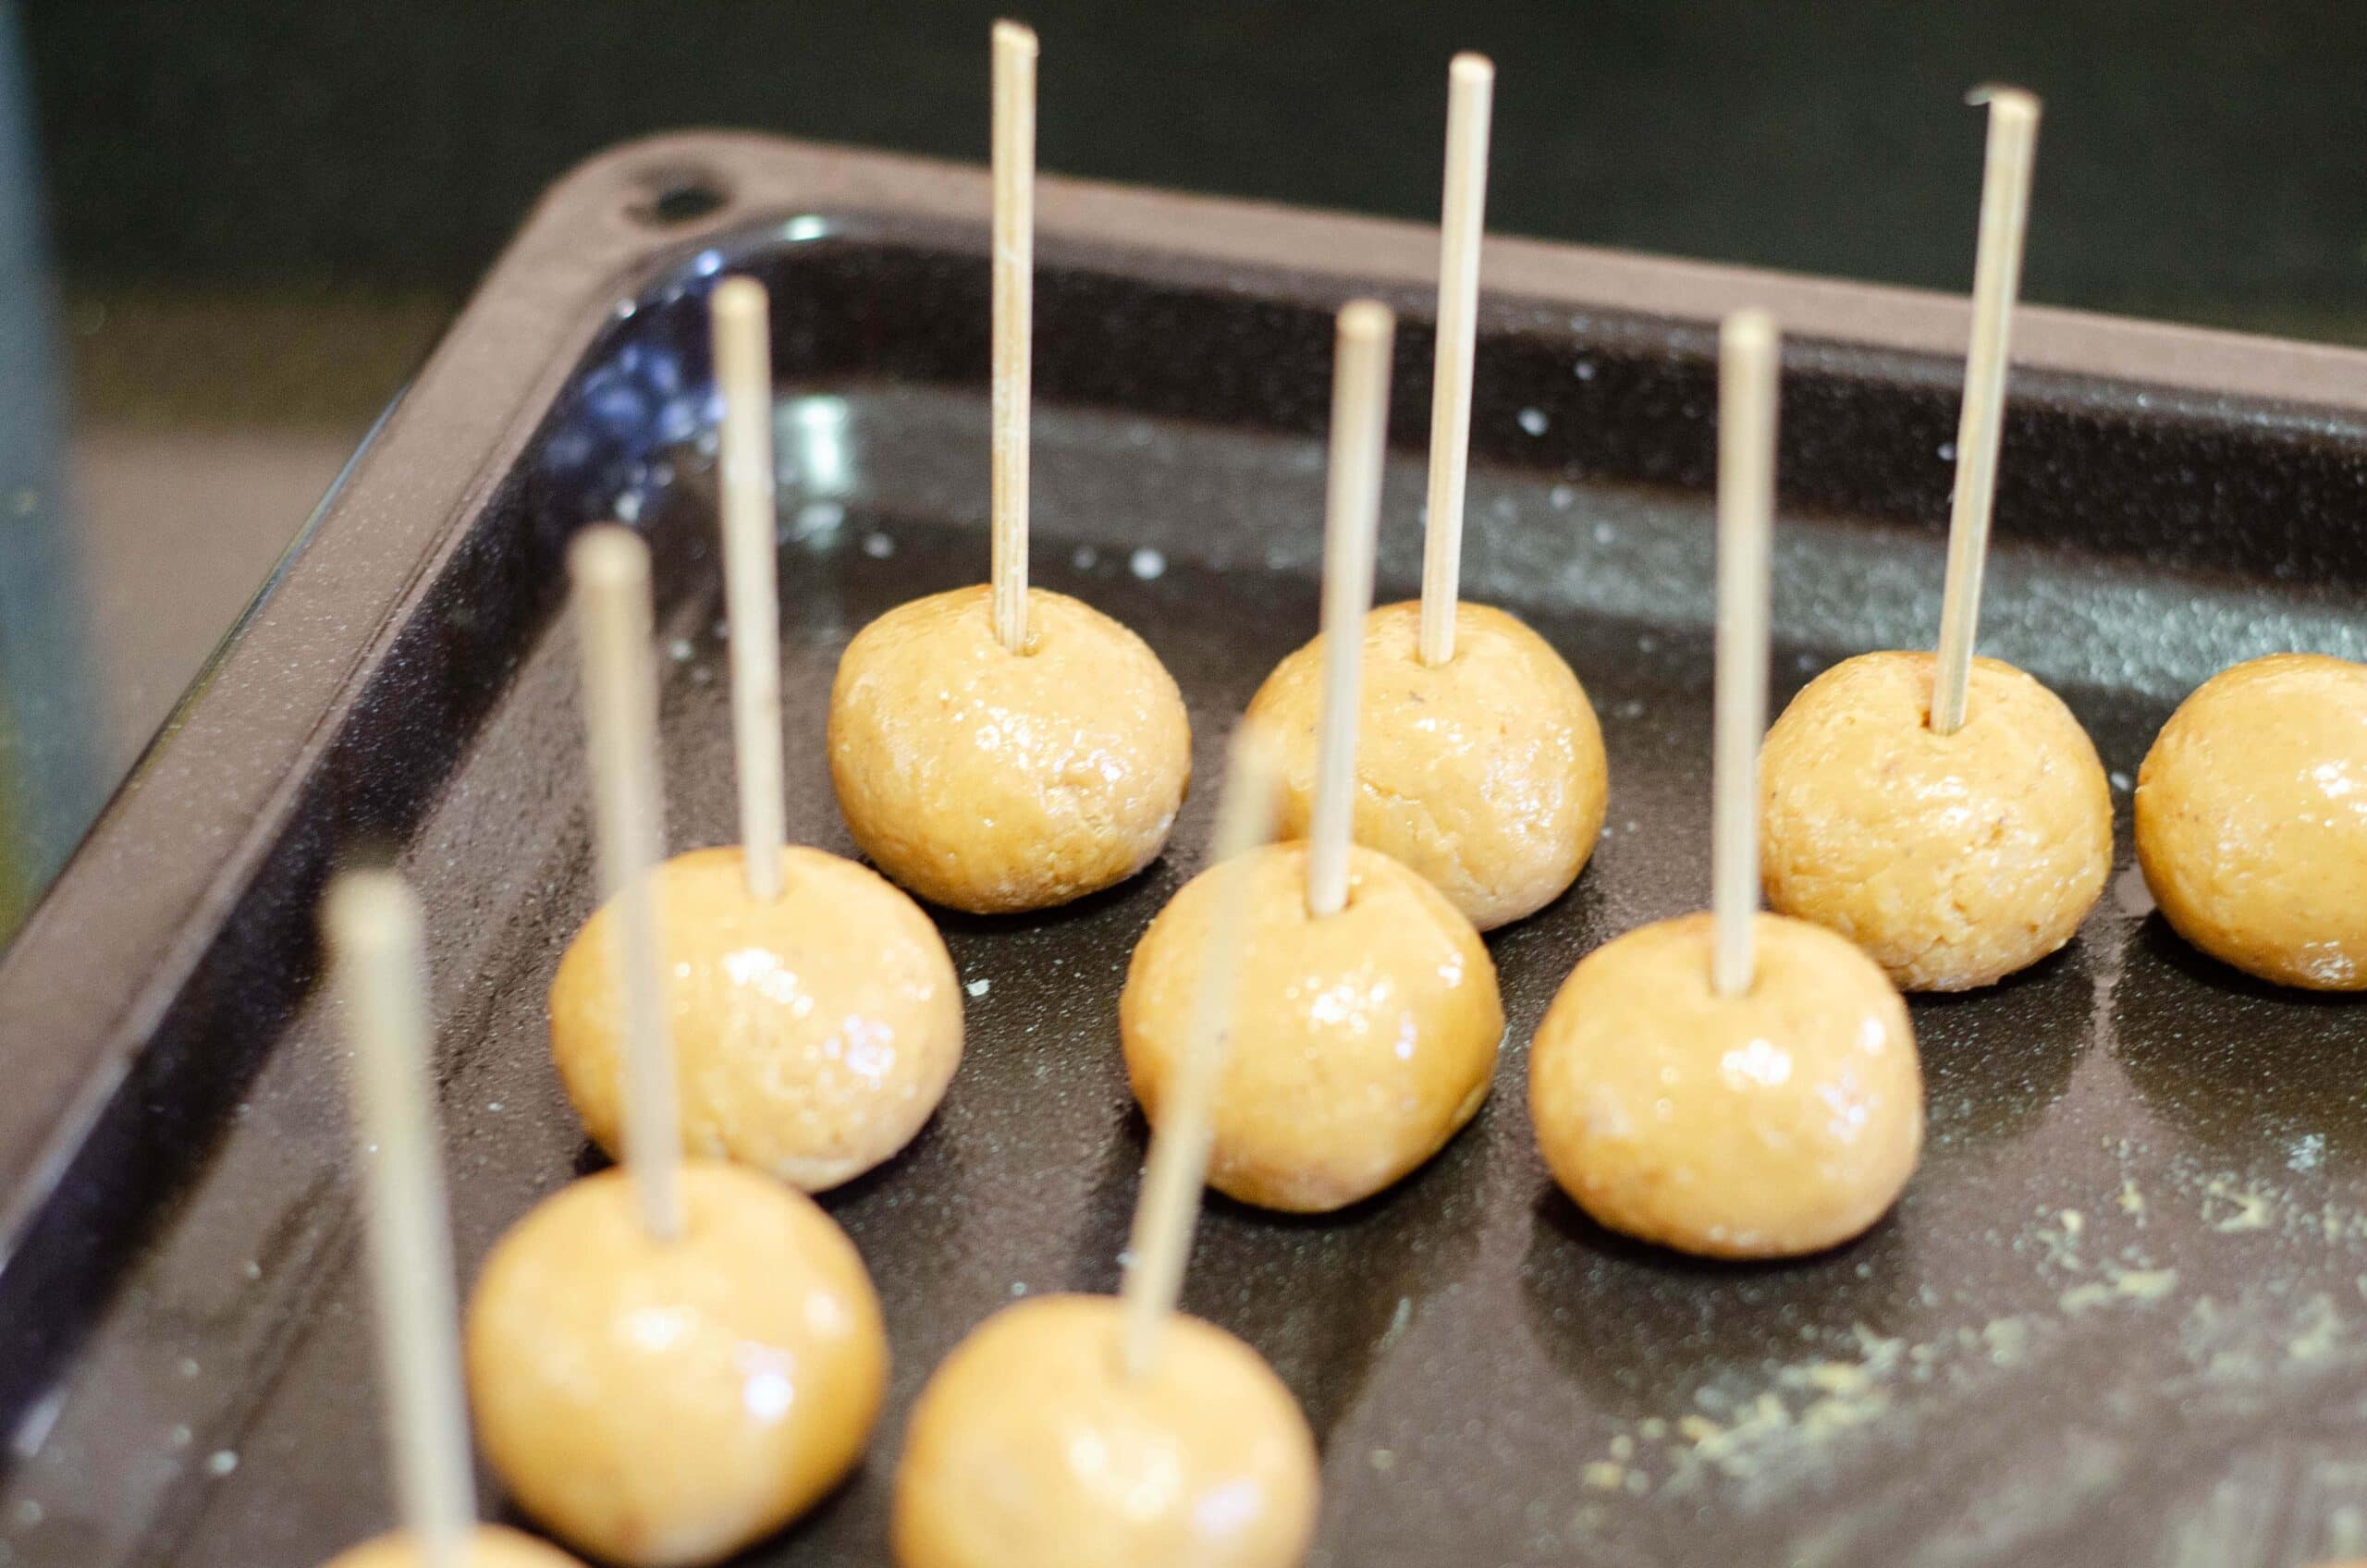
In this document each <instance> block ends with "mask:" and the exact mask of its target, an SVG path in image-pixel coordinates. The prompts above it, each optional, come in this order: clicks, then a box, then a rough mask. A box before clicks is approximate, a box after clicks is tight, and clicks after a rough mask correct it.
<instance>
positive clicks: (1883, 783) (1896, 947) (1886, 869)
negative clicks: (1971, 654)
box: [1760, 653, 2112, 991]
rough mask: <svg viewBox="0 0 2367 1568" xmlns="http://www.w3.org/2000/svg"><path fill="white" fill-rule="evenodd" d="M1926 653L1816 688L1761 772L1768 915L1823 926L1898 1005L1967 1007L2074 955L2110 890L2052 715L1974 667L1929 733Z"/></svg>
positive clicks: (2072, 726) (1800, 699)
mask: <svg viewBox="0 0 2367 1568" xmlns="http://www.w3.org/2000/svg"><path fill="white" fill-rule="evenodd" d="M1937 664H1938V661H1937V660H1936V659H1934V658H1933V657H1932V655H1929V654H1905V653H1884V654H1863V655H1858V657H1856V658H1853V659H1846V660H1844V661H1843V662H1842V663H1840V664H1837V665H1835V666H1834V667H1833V668H1831V669H1828V670H1826V671H1825V672H1824V673H1823V674H1822V675H1820V676H1818V677H1817V678H1816V679H1815V680H1812V681H1810V682H1809V684H1808V686H1807V687H1806V688H1805V689H1804V690H1803V691H1802V692H1800V694H1799V695H1798V696H1797V697H1795V698H1793V699H1792V703H1791V705H1790V706H1789V707H1787V708H1785V709H1784V714H1783V717H1780V718H1778V719H1777V720H1776V721H1775V727H1774V728H1773V729H1771V730H1769V731H1768V734H1767V743H1766V747H1765V749H1764V751H1763V752H1762V753H1761V755H1760V804H1761V815H1760V823H1761V831H1760V853H1761V855H1762V862H1761V864H1762V867H1763V871H1764V875H1765V878H1766V888H1767V902H1768V904H1769V905H1770V906H1771V907H1772V908H1773V909H1774V910H1775V911H1776V912H1777V913H1782V914H1791V915H1797V916H1798V917H1799V918H1801V919H1802V920H1810V921H1814V922H1815V923H1816V924H1817V925H1824V926H1829V927H1831V928H1832V929H1833V930H1835V931H1838V932H1839V933H1841V934H1842V935H1843V936H1845V937H1848V938H1849V939H1850V940H1851V941H1853V942H1855V943H1857V944H1858V946H1859V947H1861V948H1863V949H1866V951H1867V952H1868V953H1869V954H1870V955H1872V957H1873V960H1874V962H1877V963H1879V964H1881V965H1882V966H1883V970H1884V971H1886V972H1887V973H1888V974H1889V975H1890V977H1891V979H1892V980H1894V981H1895V982H1896V983H1897V985H1898V986H1900V988H1901V989H1904V990H1909V991H1963V990H1970V989H1972V988H1973V987H1975V986H1987V985H1991V984H1993V983H1994V982H1996V981H1998V980H2000V979H2003V978H2004V977H2005V976H2006V975H2008V974H2013V973H2014V972H2015V971H2017V970H2019V969H2024V968H2027V967H2029V966H2030V964H2033V963H2036V962H2038V961H2039V960H2040V959H2042V958H2044V957H2046V956H2047V955H2048V954H2049V953H2051V952H2054V950H2055V949H2058V948H2060V947H2062V946H2063V944H2064V943H2066V942H2067V941H2069V940H2070V939H2071V937H2072V936H2073V934H2074V933H2076V932H2077V931H2078V930H2079V923H2080V922H2081V921H2082V920H2084V919H2086V918H2087V915H2088V912H2089V911H2090V910H2091V909H2093V908H2094V907H2095V903H2096V900H2097V898H2098V897H2099V896H2101V895H2102V894H2103V888H2104V882H2105V880H2106V878H2107V877H2109V876H2110V875H2111V873H2112V790H2111V787H2110V786H2109V785H2108V784H2107V783H2106V782H2105V780H2104V769H2103V763H2102V762H2100V761H2099V760H2098V759H2097V757H2096V748H2095V744H2094V742H2093V741H2090V740H2089V739H2088V732H2087V731H2086V730H2084V729H2080V728H2079V720H2078V719H2076V718H2074V717H2072V716H2071V710H2070V709H2069V708H2067V707H2065V706H2064V705H2063V702H2062V699H2061V698H2059V697H2057V696H2055V694H2054V692H2050V691H2048V690H2047V689H2046V688H2045V687H2043V686H2042V685H2040V684H2039V683H2038V682H2037V681H2036V680H2032V679H2030V677H2029V676H2027V675H2025V674H2023V673H2022V672H2021V671H2020V670H2018V669H2016V668H2014V667H2013V666H2011V665H2008V664H2001V663H1999V662H1998V661H1997V660H1995V659H1975V660H1974V661H1973V666H1972V680H1971V685H1970V689H1969V693H1968V698H1967V702H1966V718H1965V724H1964V728H1963V729H1959V730H1957V731H1956V733H1955V734H1953V735H1941V734H1937V733H1935V732H1934V731H1933V730H1932V723H1931V718H1932V679H1933V675H1934V673H1935V671H1936V668H1937Z"/></svg>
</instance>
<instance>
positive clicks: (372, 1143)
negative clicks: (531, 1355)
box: [322, 871, 477, 1568]
mask: <svg viewBox="0 0 2367 1568" xmlns="http://www.w3.org/2000/svg"><path fill="white" fill-rule="evenodd" d="M322 925H323V926H324V928H325V935H326V937H327V938H328V947H329V955H330V961H331V963H332V966H333V968H332V974H333V977H334V984H335V986H336V987H337V993H338V995H339V996H340V997H342V998H343V999H344V1003H345V1014H346V1025H345V1026H346V1034H347V1036H348V1038H349V1039H350V1040H351V1042H352V1045H353V1071H352V1077H351V1081H350V1087H351V1091H352V1096H353V1121H354V1133H355V1137H356V1141H357V1142H358V1143H359V1144H360V1145H361V1150H362V1176H363V1185H364V1190H365V1193H366V1194H367V1202H368V1205H369V1216H370V1226H369V1229H370V1262H371V1271H370V1272H371V1282H372V1285H373V1287H374V1307H375V1311H376V1315H377V1329H378V1374H379V1380H380V1381H379V1387H380V1390H381V1398H382V1399H383V1401H384V1403H385V1412H386V1445H387V1449H388V1451H389V1452H390V1453H391V1454H392V1456H393V1459H394V1467H395V1489H396V1492H397V1495H398V1497H399V1500H400V1502H401V1506H402V1515H403V1524H404V1525H405V1527H406V1528H407V1529H408V1530H409V1531H410V1532H411V1542H412V1544H413V1547H414V1549H415V1550H417V1551H418V1553H419V1560H420V1562H422V1563H423V1564H425V1565H426V1568H461V1564H462V1562H463V1561H464V1559H465V1557H466V1554H467V1550H468V1540H469V1536H470V1533H471V1532H472V1530H473V1529H474V1527H475V1525H476V1517H477V1503H476V1489H475V1487H474V1484H473V1483H472V1480H471V1477H470V1471H469V1427H468V1416H467V1413H466V1408H465V1404H464V1402H463V1399H462V1396H461V1393H460V1344H459V1338H458V1333H457V1330H456V1329H455V1322H456V1319H457V1316H458V1312H457V1305H456V1304H455V1301H454V1299H453V1298H454V1292H453V1287H452V1238H451V1234H450V1231H449V1230H448V1227H447V1225H446V1222H445V1217H444V1178H443V1171H442V1169H441V1165H440V1161H439V1158H438V1154H437V1150H438V1149H439V1147H440V1146H441V1141H440V1139H439V1138H438V1136H437V1133H436V1129H435V1109H434V1108H433V1106H432V1105H431V1104H430V1102H429V1098H428V1090H427V1072H426V1066H427V1046H428V1037H429V1033H430V1030H429V1025H428V1020H427V1005H426V990H427V973H426V971H427V962H426V957H425V943H424V942H423V939H422V937H421V934H420V914H419V903H418V900H415V899H414V898H412V896H411V889H410V888H408V887H406V886H404V884H403V879H402V878H401V877H399V876H396V875H395V874H394V873H393V872H391V871H367V872H350V873H348V874H346V875H344V876H339V877H338V878H337V881H336V882H335V883H333V884H332V885H331V886H330V888H329V891H328V897H327V900H325V904H324V907H323V910H322Z"/></svg>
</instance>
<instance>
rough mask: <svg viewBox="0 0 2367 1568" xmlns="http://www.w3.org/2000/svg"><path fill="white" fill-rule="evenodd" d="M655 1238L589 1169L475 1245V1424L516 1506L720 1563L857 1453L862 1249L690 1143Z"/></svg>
mask: <svg viewBox="0 0 2367 1568" xmlns="http://www.w3.org/2000/svg"><path fill="white" fill-rule="evenodd" d="M681 1181H682V1189H681V1195H682V1207H683V1212H684V1216H685V1224H684V1228H683V1231H682V1233H681V1235H680V1236H678V1237H676V1238H674V1239H673V1240H671V1241H668V1242H658V1241H656V1240H653V1239H652V1238H651V1237H650V1235H649V1233H648V1232H647V1231H644V1229H643V1228H642V1223H641V1213H640V1210H639V1208H638V1207H637V1206H636V1204H635V1202H634V1198H633V1193H632V1183H631V1182H630V1180H629V1179H628V1178H627V1176H626V1174H625V1172H624V1171H622V1170H608V1171H604V1172H602V1173H601V1174H599V1175H596V1176H589V1177H586V1178H584V1179H583V1181H580V1182H574V1183H572V1184H571V1185H569V1186H567V1187H564V1188H561V1189H560V1190H559V1191H558V1193H556V1194H553V1195H552V1196H550V1197H548V1198H546V1199H545V1200H544V1201H543V1202H542V1203H540V1204H539V1205H537V1206H536V1207H534V1208H533V1210H532V1211H531V1212H529V1213H528V1214H527V1216H526V1218H525V1219H521V1220H520V1221H519V1222H518V1225H517V1227H516V1228H515V1229H513V1230H512V1231H510V1232H509V1234H508V1235H507V1236H505V1237H503V1238H502V1240H501V1243H500V1244H499V1245H497V1247H495V1248H494V1251H493V1256H491V1257H489V1258H487V1259H486V1260H485V1266H484V1273H483V1274H482V1275H481V1276H480V1277H479V1278H478V1280H477V1285H476V1290H475V1292H474V1294H473V1295H472V1297H471V1298H470V1302H469V1312H468V1322H467V1325H466V1340H467V1347H466V1353H467V1361H468V1374H469V1398H470V1401H471V1403H472V1405H473V1406H474V1408H475V1411H476V1421H477V1439H478V1441H479V1443H480V1444H481V1445H482V1446H483V1448H484V1453H485V1457H486V1458H487V1459H488V1460H490V1461H491V1462H492V1464H493V1467H494V1469H495V1471H496V1472H497V1473H498V1474H499V1475H500V1476H501V1479H502V1481H503V1483H504V1484H505V1485H506V1486H508V1488H509V1491H510V1493H511V1494H512V1495H513V1496H514V1497H515V1498H516V1499H517V1501H518V1503H519V1506H520V1507H521V1508H523V1509H524V1510H525V1511H526V1512H527V1513H530V1514H532V1515H533V1517H534V1518H535V1519H536V1520H538V1521H540V1522H541V1523H542V1524H543V1525H546V1526H547V1527H548V1528H549V1529H551V1530H552V1531H553V1532H554V1533H555V1534H557V1535H558V1536H559V1537H562V1538H563V1539H565V1540H568V1541H570V1542H571V1543H573V1544H574V1545H575V1546H576V1547H577V1548H578V1549H579V1550H583V1551H584V1552H586V1553H588V1554H589V1555H591V1556H593V1557H596V1558H600V1559H602V1560H604V1561H606V1562H614V1563H620V1564H623V1565H624V1568H682V1565H689V1564H700V1563H709V1562H717V1561H719V1560H721V1559H723V1558H726V1557H729V1556H730V1555H731V1554H732V1553H733V1552H736V1551H738V1550H741V1549H742V1547H745V1546H748V1545H750V1544H752V1543H753V1542H755V1541H759V1540H762V1539H763V1538H764V1537H767V1536H769V1535H771V1534H772V1533H773V1532H774V1531H776V1530H778V1529H779V1528H780V1527H781V1526H782V1525H786V1524H788V1523H789V1522H790V1521H791V1520H792V1519H794V1518H796V1517H797V1516H798V1515H799V1514H801V1513H804V1512H805V1511H806V1509H808V1508H810V1507H811V1506H813V1504H814V1503H815V1501H816V1500H817V1499H819V1498H820V1497H821V1496H822V1495H823V1494H824V1493H825V1492H828V1490H829V1489H830V1488H832V1487H834V1486H836V1485H837V1484H838V1482H839V1480H840V1477H842V1476H845V1475H846V1473H847V1472H848V1470H850V1469H851V1468H852V1467H853V1465H854V1464H855V1462H856V1460H857V1459H859V1458H860V1457H861V1456H862V1454H863V1449H864V1444H865V1442H866V1441H868V1440H869V1439H870V1436H871V1427H872V1423H873V1422H874V1421H875V1420H876V1419H877V1416H878V1414H879V1401H880V1396H881V1392H882V1390H884V1388H885V1387H886V1384H887V1380H888V1339H887V1335H886V1332H885V1330H884V1329H882V1328H881V1325H880V1320H879V1301H878V1298H877V1296H876V1295H875V1294H874V1293H873V1292H872V1288H871V1279H870V1276H869V1275H867V1274H866V1273H865V1271H864V1267H863V1259H862V1258H861V1257H859V1256H856V1254H855V1250H854V1244H853V1243H851V1242H849V1241H848V1240H847V1238H846V1235H845V1232H843V1231H840V1229H839V1228H838V1226H837V1225H836V1224H835V1223H834V1222H833V1221H832V1220H831V1219H830V1218H829V1216H828V1215H826V1214H824V1213H823V1212H822V1211H821V1210H820V1209H819V1208H817V1207H815V1205H814V1201H813V1200H812V1199H811V1198H808V1197H805V1196H804V1195H803V1194H799V1193H796V1192H793V1191H791V1189H789V1188H787V1187H784V1186H782V1185H781V1184H780V1183H779V1182H775V1181H774V1180H773V1179H772V1178H770V1177H769V1176H764V1175H760V1174H758V1173H757V1172H755V1171H753V1170H745V1169H742V1167H739V1166H734V1165H723V1164H717V1163H713V1162H709V1161H705V1160H693V1161H690V1162H688V1163H686V1164H685V1165H684V1166H683V1167H682V1170H681Z"/></svg>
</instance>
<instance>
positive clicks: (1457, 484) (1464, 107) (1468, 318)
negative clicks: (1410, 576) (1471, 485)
mask: <svg viewBox="0 0 2367 1568" xmlns="http://www.w3.org/2000/svg"><path fill="white" fill-rule="evenodd" d="M1495 92H1496V67H1494V66H1493V65H1492V64H1490V62H1489V59H1488V57H1487V56H1486V55H1470V54H1464V55H1456V56H1455V57H1454V61H1453V64H1452V65H1450V66H1449V67H1447V97H1446V195H1445V198H1444V200H1443V201H1442V202H1441V204H1440V213H1439V340H1438V359H1437V361H1436V364H1437V369H1436V370H1435V372H1434V373H1433V374H1432V376H1431V390H1430V496H1429V521H1428V522H1427V523H1425V525H1424V528H1423V533H1422V637H1421V655H1422V662H1423V663H1424V664H1426V665H1441V664H1444V663H1446V662H1447V661H1448V660H1449V659H1451V658H1453V657H1454V607H1455V602H1456V600H1457V598H1458V597H1459V596H1460V595H1461V594H1462V591H1463V587H1462V578H1463V491H1464V484H1465V480H1466V477H1467V474H1468V472H1469V469H1470V464H1471V371H1472V361H1473V360H1474V359H1475V357H1476V356H1477V353H1478V334H1479V239H1480V236H1481V235H1482V234H1483V233H1485V232H1486V229H1487V226H1488V218H1487V214H1488V116H1489V106H1490V103H1491V101H1492V100H1493V99H1494V97H1495Z"/></svg>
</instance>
